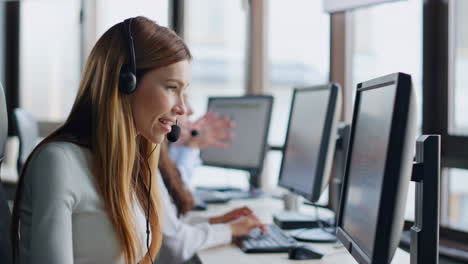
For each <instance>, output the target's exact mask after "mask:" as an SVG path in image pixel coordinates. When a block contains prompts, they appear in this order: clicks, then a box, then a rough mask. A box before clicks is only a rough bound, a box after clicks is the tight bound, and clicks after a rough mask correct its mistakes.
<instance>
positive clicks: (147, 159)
mask: <svg viewBox="0 0 468 264" xmlns="http://www.w3.org/2000/svg"><path fill="white" fill-rule="evenodd" d="M157 147H158V146H157V145H156V146H154V148H153V150H152V151H151V152H150V154H149V155H148V158H146V160H145V161H146V166H147V167H148V171H149V175H150V177H149V187H148V212H147V214H146V250H147V251H148V255H149V257H150V262H153V256H151V252H150V247H149V245H150V244H149V238H150V233H151V232H150V229H149V219H150V209H151V203H150V201H151V185H152V184H151V180H152V179H153V175H152V173H151V168H150V165H149V159H150V157H151V154H153V152H154V150H155V149H156V148H157Z"/></svg>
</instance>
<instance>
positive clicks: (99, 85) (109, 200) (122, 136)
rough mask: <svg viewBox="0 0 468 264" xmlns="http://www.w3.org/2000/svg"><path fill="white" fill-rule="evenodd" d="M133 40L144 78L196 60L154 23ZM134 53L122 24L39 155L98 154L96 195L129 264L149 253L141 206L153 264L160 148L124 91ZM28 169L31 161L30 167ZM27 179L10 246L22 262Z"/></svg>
mask: <svg viewBox="0 0 468 264" xmlns="http://www.w3.org/2000/svg"><path fill="white" fill-rule="evenodd" d="M132 35H133V39H134V45H135V56H136V67H137V76H138V75H139V76H138V77H141V75H143V74H144V72H146V71H149V70H153V69H156V68H160V67H164V66H167V65H170V64H172V63H175V62H178V61H182V60H190V59H191V54H190V51H189V49H188V48H187V46H186V45H185V43H184V42H183V41H182V40H181V39H180V38H179V37H178V36H177V35H176V34H175V33H174V32H173V31H171V30H170V29H167V28H165V27H161V26H159V25H157V24H156V23H154V22H153V21H151V20H149V19H147V18H144V17H136V18H134V19H133V22H132ZM127 45H128V44H127V40H126V38H125V36H124V34H123V32H122V25H121V24H120V23H119V24H117V25H114V26H113V27H112V28H110V29H109V30H108V31H107V32H106V33H104V35H103V36H102V37H101V38H100V39H99V40H98V41H97V43H96V45H95V46H94V48H93V49H92V51H91V54H90V55H89V57H88V60H87V62H86V66H85V68H84V73H83V77H82V80H81V83H80V88H79V91H78V95H77V97H76V99H75V103H74V105H73V107H72V110H71V113H70V115H69V117H68V118H67V121H66V122H65V124H64V125H63V126H62V127H60V128H59V129H58V130H57V131H55V132H54V133H52V134H51V135H50V136H48V137H47V138H46V139H44V140H43V141H42V142H41V144H39V145H38V146H37V147H36V149H38V148H39V147H40V146H41V145H43V144H45V143H47V142H51V141H69V142H73V143H76V144H79V145H83V146H86V147H88V148H89V149H90V150H91V152H92V153H93V165H92V166H93V168H92V171H93V175H94V177H95V179H96V184H97V186H96V187H97V189H98V191H99V193H100V194H101V197H102V199H103V201H104V205H105V208H106V211H107V214H108V217H109V219H110V220H111V222H112V225H113V228H114V231H115V232H116V234H117V237H118V239H119V242H120V246H121V249H122V253H123V258H124V259H125V261H126V263H129V264H130V263H134V262H135V260H136V259H137V257H138V255H139V252H143V251H141V250H143V249H142V248H141V247H140V246H139V245H141V243H140V242H139V239H138V236H137V234H136V232H135V226H136V224H135V219H134V211H133V209H132V208H133V207H132V204H133V202H134V200H135V199H136V200H137V201H138V202H139V204H140V205H141V207H142V208H143V210H144V211H145V213H146V212H147V211H148V207H149V208H150V210H149V214H150V218H149V224H150V227H151V244H150V247H149V252H148V253H147V255H146V256H147V257H145V258H143V259H142V260H141V261H140V263H152V260H151V258H150V257H152V258H154V257H156V255H157V253H158V251H159V248H160V246H161V240H162V231H161V206H160V204H159V198H158V192H157V190H158V188H157V186H156V180H153V181H152V184H151V185H152V188H151V193H150V196H149V199H148V196H147V194H148V189H149V187H150V186H149V184H150V175H151V172H150V171H149V170H148V168H147V164H145V163H146V162H147V160H146V159H148V162H149V167H150V168H152V169H153V170H154V169H156V168H157V161H158V160H159V146H158V147H157V149H156V151H155V154H153V155H152V157H151V158H149V155H150V153H151V151H152V150H153V149H154V147H156V146H155V145H154V144H152V143H151V142H150V141H148V140H147V139H146V138H144V137H142V136H139V135H137V131H136V129H135V126H134V120H133V115H132V110H131V104H130V97H129V96H126V95H124V94H122V93H121V92H119V89H118V85H119V75H120V70H121V68H122V67H123V66H124V65H125V64H127V63H128V47H127ZM36 149H35V150H36ZM35 150H34V151H33V152H35ZM30 156H32V155H30ZM28 163H29V160H28V161H27V162H26V164H25V166H24V167H27V166H28ZM24 171H25V169H23V173H22V175H21V178H20V182H19V184H18V191H17V194H16V200H15V207H14V210H13V221H12V234H11V240H12V245H13V256H14V258H15V259H16V257H17V254H18V243H19V232H18V231H19V230H18V229H19V221H20V217H19V204H20V202H21V197H22V190H23V178H24V177H23V176H24V175H23V174H24ZM153 177H154V175H153ZM148 200H149V204H148Z"/></svg>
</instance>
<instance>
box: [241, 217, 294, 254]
mask: <svg viewBox="0 0 468 264" xmlns="http://www.w3.org/2000/svg"><path fill="white" fill-rule="evenodd" d="M268 228H269V231H268V232H267V233H263V234H262V232H261V230H260V228H256V229H254V230H252V231H251V232H250V233H249V234H248V235H247V236H245V237H244V238H242V239H239V240H237V241H236V244H237V246H239V247H240V249H242V251H244V252H245V253H283V252H288V251H289V249H290V248H292V247H295V246H297V241H296V240H294V238H292V237H290V236H289V235H287V234H286V233H284V232H283V230H281V229H280V228H279V227H278V226H276V225H274V224H272V225H269V226H268Z"/></svg>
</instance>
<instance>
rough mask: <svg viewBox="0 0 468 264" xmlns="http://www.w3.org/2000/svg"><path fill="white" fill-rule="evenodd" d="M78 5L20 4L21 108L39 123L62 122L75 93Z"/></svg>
mask: <svg viewBox="0 0 468 264" xmlns="http://www.w3.org/2000/svg"><path fill="white" fill-rule="evenodd" d="M80 30H81V28H80V1H79V0H61V1H59V0H56V1H50V0H44V1H22V2H21V5H20V73H19V82H20V84H19V89H20V106H21V107H22V108H24V109H26V110H27V111H28V112H30V113H32V114H33V115H34V116H35V117H36V118H37V119H39V120H42V121H63V120H64V119H65V118H66V116H67V115H68V112H69V111H70V109H71V106H72V104H73V101H74V99H75V95H76V92H77V90H78V85H79V80H80V71H81V58H80V54H81V53H80V42H81V40H80Z"/></svg>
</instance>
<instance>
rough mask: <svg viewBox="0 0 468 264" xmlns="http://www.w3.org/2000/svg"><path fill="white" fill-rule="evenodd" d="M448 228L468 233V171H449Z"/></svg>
mask: <svg viewBox="0 0 468 264" xmlns="http://www.w3.org/2000/svg"><path fill="white" fill-rule="evenodd" d="M449 177H450V178H449V201H448V207H449V208H448V210H447V211H448V214H449V215H448V226H449V227H451V228H454V229H459V230H463V231H468V170H462V169H449Z"/></svg>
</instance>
